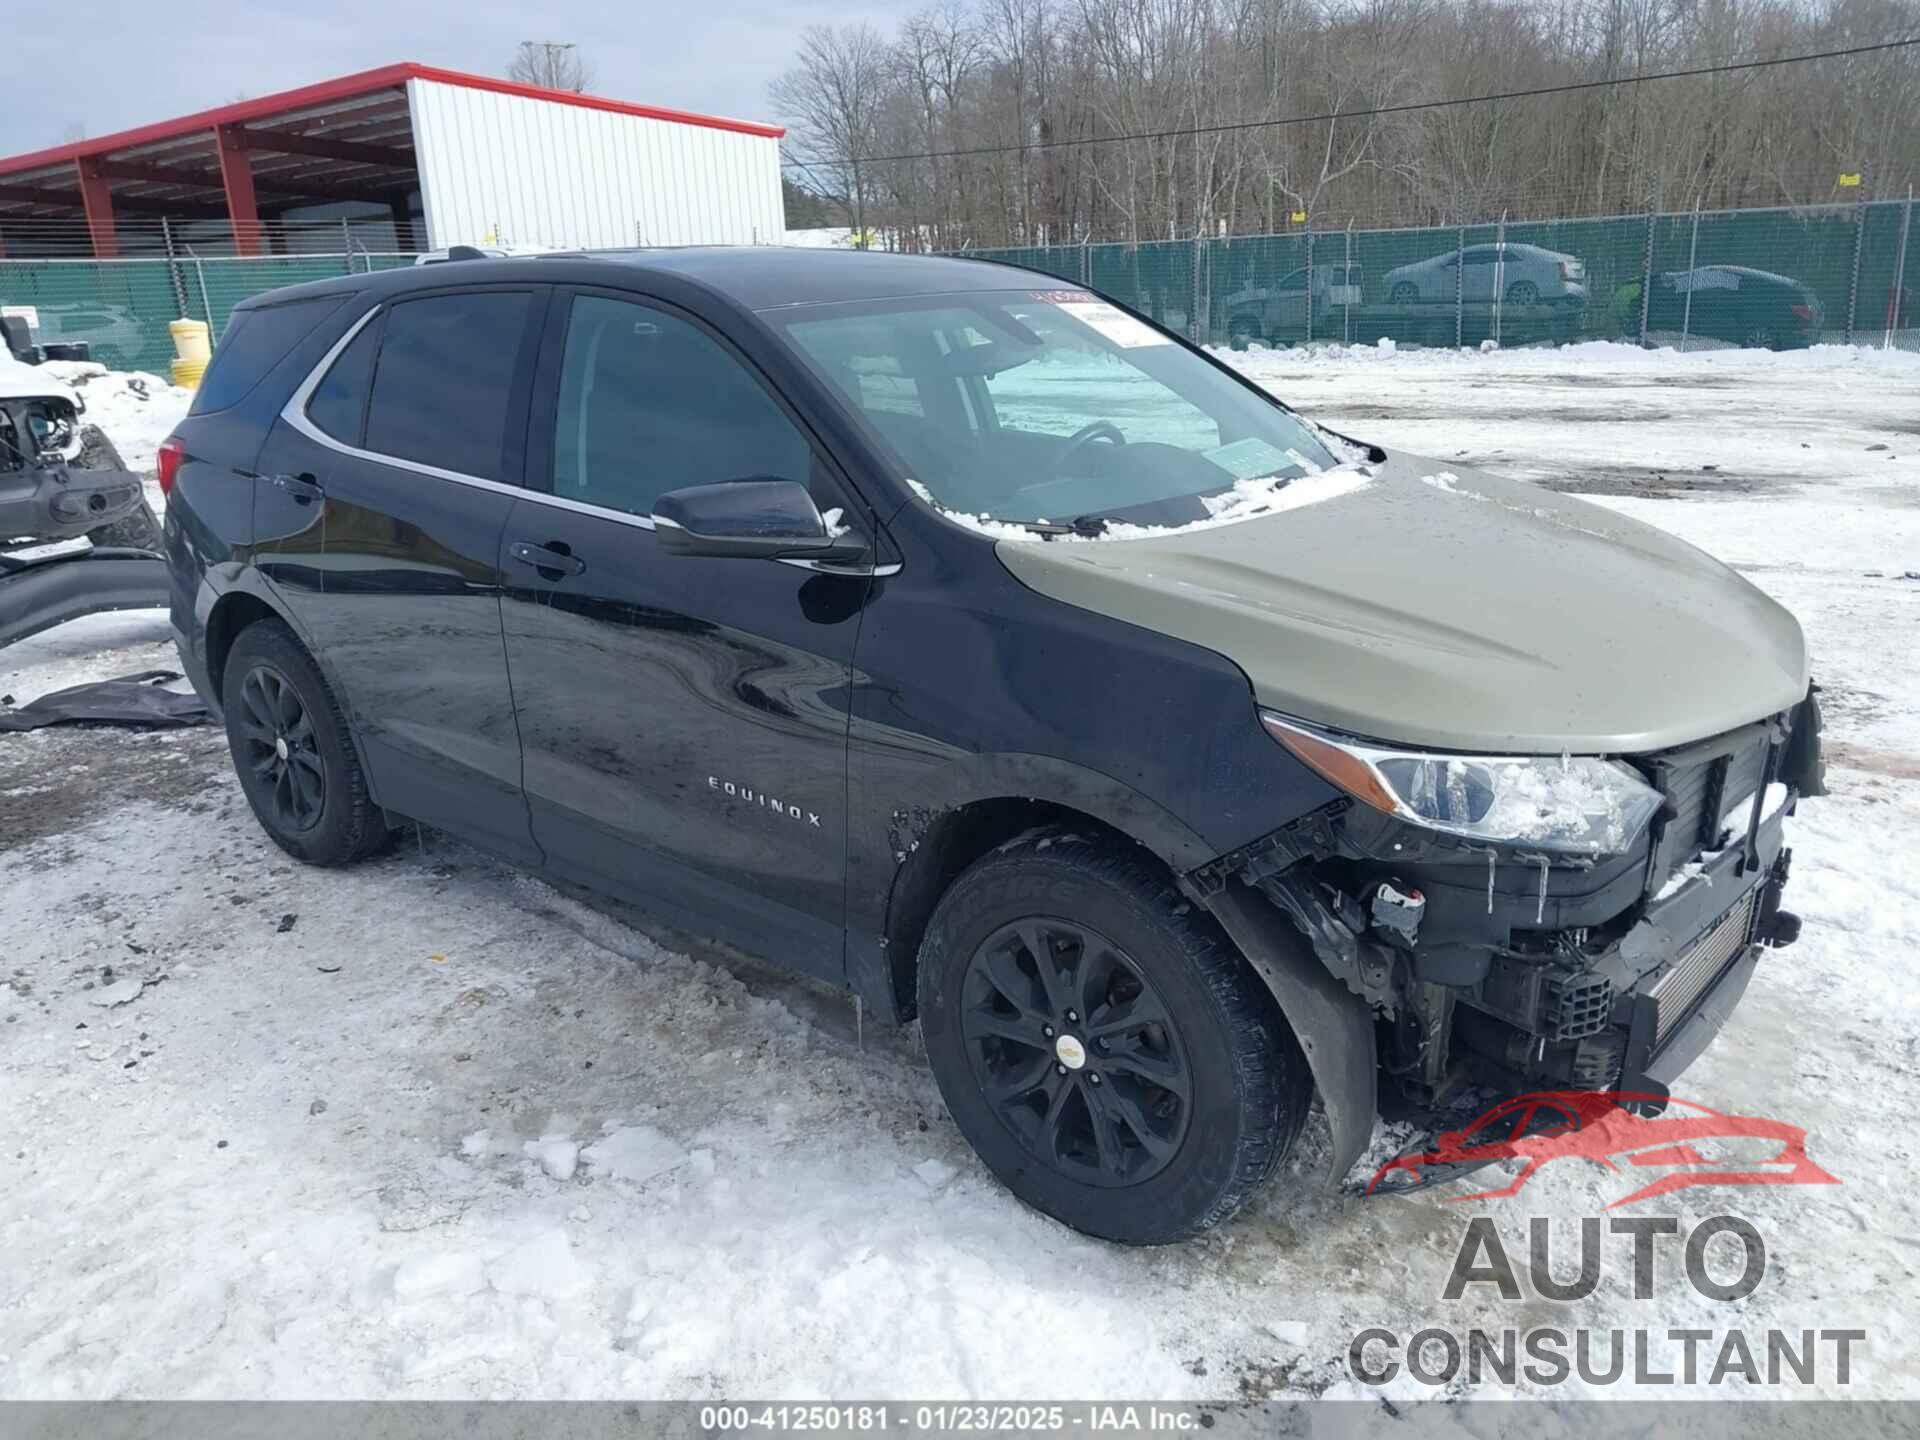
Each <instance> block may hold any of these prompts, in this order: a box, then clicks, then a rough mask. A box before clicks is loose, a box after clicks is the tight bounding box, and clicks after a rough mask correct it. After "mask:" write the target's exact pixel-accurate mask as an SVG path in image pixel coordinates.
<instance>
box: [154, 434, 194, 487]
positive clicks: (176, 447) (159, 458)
mask: <svg viewBox="0 0 1920 1440" xmlns="http://www.w3.org/2000/svg"><path fill="white" fill-rule="evenodd" d="M186 458H187V442H186V441H184V440H182V439H181V438H180V437H179V436H178V435H169V436H168V437H167V438H166V439H164V440H162V441H161V442H160V448H159V449H158V450H156V451H155V452H154V456H153V478H154V479H156V480H158V481H159V482H160V493H161V494H162V495H166V496H169V497H171V496H172V494H173V482H174V479H175V477H176V476H178V475H179V473H180V462H181V461H182V460H184V459H186Z"/></svg>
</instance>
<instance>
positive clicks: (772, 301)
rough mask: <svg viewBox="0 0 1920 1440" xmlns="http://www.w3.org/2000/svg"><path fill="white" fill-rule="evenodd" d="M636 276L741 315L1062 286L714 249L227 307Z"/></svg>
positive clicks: (624, 253)
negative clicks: (669, 280) (702, 295)
mask: <svg viewBox="0 0 1920 1440" xmlns="http://www.w3.org/2000/svg"><path fill="white" fill-rule="evenodd" d="M636 269H638V270H648V271H652V272H655V273H657V274H660V275H662V276H672V277H674V278H675V279H677V280H679V281H681V282H683V283H685V284H689V285H693V286H696V287H699V288H701V289H704V290H706V291H708V292H710V293H712V294H716V295H719V296H721V297H723V298H724V299H725V300H727V301H729V302H731V303H732V304H733V305H735V306H738V307H739V308H741V309H744V310H773V309H779V308H782V307H786V306H792V305H822V304H830V303H833V302H835V301H840V300H886V299H894V298H899V297H903V296H909V295H947V294H952V293H954V292H956V291H982V290H1034V289H1058V288H1062V287H1064V286H1067V285H1069V284H1070V282H1068V281H1065V280H1057V279H1055V278H1053V277H1052V276H1049V275H1043V274H1040V273H1039V272H1037V271H1032V270H1022V269H1019V268H1018V267H1015V266H1008V265H995V264H992V263H990V262H988V261H985V260H956V259H952V258H950V257H947V256H940V255H889V254H884V253H880V252H875V251H867V250H802V249H786V248H783V247H780V246H774V245H738V246H720V245H715V246H689V247H687V248H685V249H664V248H663V249H645V250H595V251H581V250H566V251H556V252H555V253H553V254H550V255H530V256H518V255H516V256H506V257H501V258H489V259H482V260H450V261H444V262H442V263H439V264H435V265H420V266H403V267H399V268H396V269H392V270H382V271H377V272H375V273H373V274H356V275H340V276H336V277H334V278H332V279H328V280H315V281H309V282H308V283H306V284H304V285H292V286H287V287H285V288H283V289H279V290H269V291H266V292H263V293H262V294H259V295H253V296H249V297H248V298H247V299H245V300H243V301H241V302H240V303H239V304H238V305H237V306H235V307H234V308H235V309H237V310H248V309H253V308H255V307H257V306H261V305H276V304H281V303H284V302H285V301H288V300H297V299H303V298H305V297H307V296H311V295H325V294H335V293H339V292H342V291H359V292H365V293H367V294H371V295H377V296H380V297H382V298H385V297H387V296H391V295H396V294H402V293H404V292H406V291H408V290H417V289H426V288H429V287H434V286H441V285H458V284H464V283H470V282H486V281H522V282H525V281H534V282H543V281H557V282H560V283H573V284H593V283H596V282H598V283H602V284H618V283H619V279H620V276H621V275H622V274H623V273H624V274H626V275H628V276H631V274H632V272H633V271H634V270H636ZM1076 288H1077V287H1076Z"/></svg>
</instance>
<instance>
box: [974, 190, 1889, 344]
mask: <svg viewBox="0 0 1920 1440" xmlns="http://www.w3.org/2000/svg"><path fill="white" fill-rule="evenodd" d="M1913 211H1914V205H1913V200H1912V198H1911V197H1908V198H1907V199H1906V200H1892V201H1873V202H1862V203H1859V204H1852V205H1823V206H1810V207H1799V208H1794V209H1777V210H1725V211H1704V212H1703V211H1697V210H1695V211H1660V210H1650V211H1649V212H1648V213H1646V214H1643V215H1623V216H1615V217H1610V218H1600V219H1578V220H1530V221H1525V222H1514V223H1507V222H1505V221H1498V222H1495V223H1493V224H1479V225H1460V226H1438V227H1432V226H1429V227H1418V228H1409V229H1366V230H1362V229H1355V228H1348V229H1344V230H1331V231H1328V230H1320V231H1316V230H1313V229H1310V228H1304V227H1303V228H1302V229H1300V230H1298V231H1295V232H1292V233H1288V234H1283V235H1249V236H1234V237H1231V238H1220V239H1213V238H1206V237H1199V238H1196V239H1193V240H1166V241H1155V242H1147V243H1143V244H1139V245H1126V244H1108V245H1066V246H1049V247H1025V248H1017V249H991V250H968V251H964V252H959V253H963V254H966V255H968V256H971V257H973V258H975V259H981V260H1000V261H1006V262H1009V263H1012V264H1017V265H1025V266H1029V267H1031V268H1033V269H1036V270H1042V271H1045V272H1046V273H1048V274H1050V275H1056V276H1059V277H1060V278H1061V279H1063V280H1067V281H1070V282H1074V283H1077V284H1081V285H1087V286H1091V287H1092V288H1094V289H1097V290H1100V291H1103V292H1105V293H1106V294H1108V295H1111V296H1112V297H1114V298H1115V299H1117V300H1119V301H1121V302H1123V303H1125V304H1127V305H1130V306H1132V307H1134V308H1135V309H1137V310H1140V311H1142V312H1144V313H1146V314H1148V315H1151V316H1152V317H1153V318H1154V319H1155V320H1157V321H1159V322H1160V323H1161V324H1163V325H1166V326H1168V327H1169V328H1171V329H1174V330H1177V331H1180V332H1181V333H1183V334H1185V335H1187V336H1189V337H1190V338H1191V339H1193V340H1196V341H1198V342H1201V343H1205V344H1227V343H1231V344H1236V345H1244V344H1249V343H1254V342H1260V343H1265V344H1268V345H1274V346H1282V345H1305V344H1314V343H1320V342H1340V343H1349V344H1354V343H1358V344H1374V343H1376V342H1378V341H1379V340H1381V339H1388V340H1392V341H1394V342H1396V343H1398V344H1417V345H1479V344H1483V343H1485V342H1487V341H1494V342H1496V343H1498V344H1501V345H1524V344H1540V343H1565V342H1568V341H1573V340H1624V341H1629V342H1632V343H1636V344H1638V343H1651V344H1658V345H1673V346H1678V347H1681V348H1688V349H1693V348H1708V347H1714V346H1727V345H1733V346H1747V347H1760V348H1768V349H1791V348H1794V347H1797V346H1802V345H1808V344H1814V343H1818V342H1829V343H1841V342H1844V343H1853V344H1866V345H1893V346H1898V347H1900V348H1902V349H1913V350H1920V329H1916V327H1917V326H1920V237H1915V236H1914V235H1913V234H1912V230H1913Z"/></svg>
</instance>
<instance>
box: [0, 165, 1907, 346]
mask: <svg viewBox="0 0 1920 1440" xmlns="http://www.w3.org/2000/svg"><path fill="white" fill-rule="evenodd" d="M1913 229H1914V203H1913V200H1912V197H1911V196H1909V197H1908V198H1907V199H1905V200H1891V201H1886V200H1883V201H1870V202H1862V203H1860V204H1854V205H1822V206H1807V207H1799V208H1794V209H1777V210H1723V211H1661V210H1657V209H1655V210H1650V211H1649V212H1648V213H1646V214H1643V215H1623V216H1615V217H1612V218H1603V219H1578V220H1529V221H1516V222H1513V223H1507V222H1504V221H1497V222H1494V223H1492V224H1479V225H1459V226H1425V227H1416V228H1403V229H1357V228H1351V227H1350V228H1347V229H1342V230H1314V229H1312V228H1310V227H1303V228H1301V229H1300V230H1298V231H1294V232H1291V233H1288V234H1281V235H1245V236H1234V237H1231V238H1218V239H1216V238H1205V237H1202V238H1196V239H1192V240H1162V241H1151V242H1145V243H1142V244H1138V245H1127V244H1106V245H1064V246H1042V247H1025V248H1018V249H993V250H970V251H965V252H961V253H965V254H967V255H970V256H973V257H974V258H978V259H983V260H1001V261H1006V262H1009V263H1012V264H1017V265H1024V266H1028V267H1030V268H1032V269H1035V270H1041V271H1044V272H1046V273H1047V274H1050V275H1056V276H1058V277H1060V278H1061V279H1062V280H1065V281H1069V282H1071V283H1074V284H1078V285H1086V286H1090V287H1091V288H1093V289H1096V290H1099V291H1101V292H1103V293H1105V294H1108V295H1111V296H1113V297H1114V298H1115V299H1117V300H1120V301H1122V302H1123V303H1125V304H1127V305H1130V306H1132V307H1133V308H1135V309H1137V310H1140V311H1142V312H1144V313H1146V314H1148V315H1150V316H1152V317H1153V318H1154V319H1155V320H1157V321H1159V322H1160V323H1161V324H1163V325H1166V326H1168V327H1169V328H1171V329H1174V330H1177V331H1180V332H1181V333H1183V334H1186V335H1188V336H1189V337H1191V338H1192V339H1194V340H1196V341H1199V342H1201V343H1204V344H1234V345H1248V344H1254V343H1262V344H1267V345H1273V346H1288V345H1307V344H1319V343H1327V342H1337V343H1345V344H1369V345H1370V344H1375V343H1377V342H1378V341H1380V340H1381V339H1388V340H1392V341H1394V342H1395V343H1397V344H1413V345H1429V346H1432V345H1440V346H1452V345H1480V344H1482V343H1484V342H1487V341H1493V342H1496V343H1498V344H1501V345H1526V344H1542V343H1565V342H1568V341H1573V340H1625V341H1629V342H1632V343H1636V344H1637V343H1651V344H1657V345H1674V346H1679V347H1682V348H1688V349H1697V348H1707V347H1713V346H1727V345H1734V346H1748V347H1765V348H1774V349H1789V348H1793V347H1796V346H1801V345H1807V344H1812V343H1816V342H1822V341H1824V342H1847V343H1854V344H1865V345H1892V346H1897V347H1899V348H1902V349H1909V350H1920V236H1916V235H1915V234H1914V233H1913ZM414 258H415V257H414V255H413V254H412V253H410V252H409V253H372V252H368V251H365V250H361V249H358V248H356V249H353V250H349V251H344V252H340V253H321V254H297V255H271V256H258V257H250V258H235V257H230V256H201V255H196V254H192V253H186V254H177V255H175V256H173V257H172V258H170V259H169V258H164V257H152V258H144V257H143V258H137V259H121V260H82V259H37V260H12V259H4V258H0V311H5V312H14V313H18V312H20V311H25V312H26V313H27V314H28V316H29V318H30V319H31V320H32V322H33V334H34V338H35V340H36V341H38V342H39V343H41V344H48V343H71V342H74V341H81V342H85V343H86V344H87V345H88V346H89V347H90V348H91V350H92V354H93V358H94V359H96V360H99V361H101V362H102V363H103V364H106V365H109V366H111V367H113V368H116V369H134V370H149V371H153V372H156V373H162V374H163V373H165V371H166V367H167V364H168V362H169V361H170V360H171V359H172V358H173V346H172V342H171V340H170V339H169V337H168V334H167V324H168V322H169V321H172V320H177V319H180V318H183V317H185V318H188V319H194V320H204V321H206V322H207V323H208V325H209V326H210V327H211V329H212V332H213V337H214V340H215V341H216V343H217V342H218V340H219V337H220V335H221V334H222V333H224V331H225V329H226V326H227V320H228V317H229V316H230V315H231V314H232V311H233V307H234V306H235V305H237V304H239V303H240V301H242V300H244V299H246V298H247V297H248V296H251V295H257V294H259V293H261V292H262V291H265V290H271V289H275V288H278V287H279V286H282V285H297V284H300V283H301V282H303V281H307V280H319V279H323V278H327V277H331V276H335V275H341V274H346V273H353V272H365V271H370V270H380V269H387V268H390V267H393V266H397V265H410V264H412V263H413V261H414Z"/></svg>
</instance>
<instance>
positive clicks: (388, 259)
mask: <svg viewBox="0 0 1920 1440" xmlns="http://www.w3.org/2000/svg"><path fill="white" fill-rule="evenodd" d="M413 258H414V257H413V256H412V255H370V254H367V253H365V252H363V251H354V252H353V253H351V254H340V255H270V256H259V257H255V258H250V259H231V258H228V259H200V258H196V257H183V258H178V259H173V260H167V259H138V260H6V259H0V307H4V308H5V309H6V310H7V311H21V310H24V311H25V312H26V313H27V315H28V318H29V319H30V320H31V321H32V322H33V338H34V339H35V341H36V342H38V343H39V344H42V345H46V344H50V343H67V342H73V341H84V342H85V343H86V344H87V345H88V346H89V347H90V348H91V350H92V354H93V358H94V359H96V360H98V361H100V362H101V363H103V364H105V365H107V366H109V367H111V368H113V369H116V370H148V371H152V372H154V373H155V374H159V375H165V374H166V373H167V367H168V365H169V363H170V362H171V361H172V359H173V353H174V352H173V341H172V339H171V337H170V336H169V335H168V333H167V326H168V324H169V323H170V322H171V321H174V320H180V319H189V320H204V321H206V322H207V323H208V325H209V326H210V327H211V329H212V332H213V337H214V340H215V342H216V343H218V341H219V337H220V336H221V335H223V334H225V333H226V328H227V322H228V320H229V319H230V317H231V316H232V314H233V307H234V306H236V305H238V304H239V303H240V302H241V301H242V300H245V299H246V298H247V297H249V296H251V295H258V294H260V293H261V292H262V291H265V290H273V289H277V288H279V287H280V286H282V285H299V284H302V283H304V282H306V281H309V280H326V279H332V278H333V277H335V276H338V275H344V274H348V273H350V272H358V273H365V272H366V271H368V270H384V269H390V268H392V267H393V266H396V265H411V264H412V263H413Z"/></svg>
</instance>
